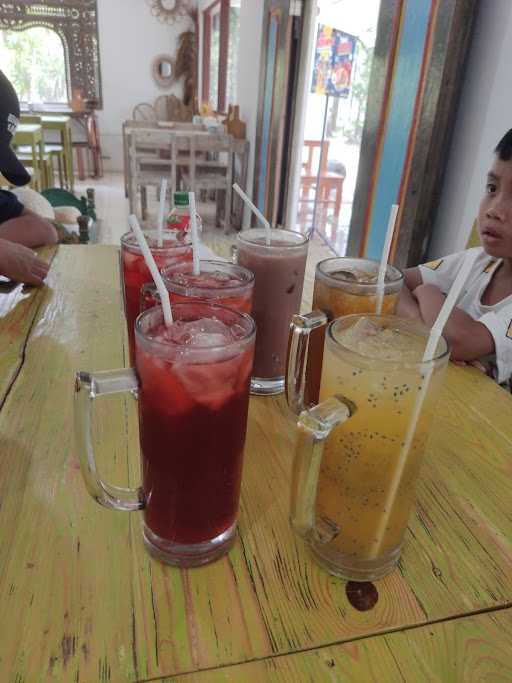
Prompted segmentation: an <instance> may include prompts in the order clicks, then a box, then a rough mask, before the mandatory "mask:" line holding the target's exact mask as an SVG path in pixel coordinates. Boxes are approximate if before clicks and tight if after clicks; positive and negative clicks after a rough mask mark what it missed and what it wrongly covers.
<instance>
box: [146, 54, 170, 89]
mask: <svg viewBox="0 0 512 683" xmlns="http://www.w3.org/2000/svg"><path fill="white" fill-rule="evenodd" d="M151 72H152V74H153V79H154V80H155V83H156V84H157V85H158V87H159V88H170V87H171V85H172V83H173V81H174V62H173V59H172V57H171V56H170V55H158V56H157V57H155V58H154V59H153V63H152V66H151Z"/></svg>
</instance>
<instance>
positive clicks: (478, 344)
mask: <svg viewBox="0 0 512 683" xmlns="http://www.w3.org/2000/svg"><path fill="white" fill-rule="evenodd" d="M414 296H415V297H416V300H417V302H418V306H419V310H420V315H421V319H422V320H423V322H424V323H425V325H428V327H432V325H433V324H434V322H435V320H436V318H437V316H438V314H439V311H440V310H441V307H442V305H443V304H444V301H445V298H446V297H445V295H444V294H443V293H442V292H441V290H440V289H438V288H437V287H436V286H435V285H420V286H419V287H417V288H416V289H415V290H414ZM443 336H444V337H445V338H446V340H447V341H448V343H449V344H450V346H451V349H452V353H451V358H452V360H464V361H466V360H475V359H477V358H480V357H481V356H486V355H487V354H490V353H494V352H495V345H494V339H493V336H492V334H491V333H490V332H489V330H488V329H487V327H486V326H485V325H484V324H483V323H480V322H478V321H477V320H474V319H473V318H472V317H471V316H470V315H468V314H467V313H466V312H465V311H463V310H462V309H460V308H457V307H455V308H454V309H453V310H452V312H451V314H450V317H449V318H448V320H447V322H446V325H445V327H444V330H443Z"/></svg>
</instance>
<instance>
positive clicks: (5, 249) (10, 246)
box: [0, 239, 49, 285]
mask: <svg viewBox="0 0 512 683" xmlns="http://www.w3.org/2000/svg"><path fill="white" fill-rule="evenodd" d="M48 268H49V266H48V264H47V263H46V262H45V261H43V260H42V259H40V258H39V257H38V256H37V254H35V253H34V252H33V251H32V249H29V248H28V247H24V246H23V245H22V244H16V242H11V241H10V240H4V239H0V275H5V276H6V277H8V278H9V279H11V280H15V281H16V282H25V283H27V284H29V285H40V284H42V282H43V280H44V278H45V277H46V275H47V273H48Z"/></svg>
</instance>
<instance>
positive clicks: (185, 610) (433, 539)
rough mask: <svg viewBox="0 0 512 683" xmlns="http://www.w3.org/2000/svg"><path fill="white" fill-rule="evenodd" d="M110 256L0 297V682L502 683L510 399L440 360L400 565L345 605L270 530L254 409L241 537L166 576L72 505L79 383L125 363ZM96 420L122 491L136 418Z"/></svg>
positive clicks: (274, 489)
mask: <svg viewBox="0 0 512 683" xmlns="http://www.w3.org/2000/svg"><path fill="white" fill-rule="evenodd" d="M117 264H118V261H117V250H116V249H115V248H114V247H104V246H69V247H60V248H59V251H58V252H57V254H56V256H55V258H54V260H53V264H52V268H51V270H50V275H49V278H48V284H47V286H46V287H44V288H41V289H32V290H30V291H28V292H27V291H23V290H22V289H21V288H18V289H16V290H14V291H13V292H11V293H10V294H1V293H0V341H1V344H0V446H1V448H0V502H1V507H0V605H1V611H0V633H1V637H0V681H2V683H3V682H4V681H5V682H6V683H7V682H9V683H11V682H12V683H32V682H34V681H44V680H51V681H66V682H67V681H70V682H71V681H77V682H80V681H86V682H88V683H89V682H91V681H102V682H106V681H114V682H116V683H117V682H118V681H120V682H122V681H146V680H149V679H161V680H165V681H171V680H172V681H179V682H180V683H181V682H183V683H186V682H189V681H197V682H198V683H203V682H206V681H207V682H208V683H210V682H213V683H216V682H217V681H219V682H220V681H244V682H245V681H289V682H290V683H292V682H294V683H295V682H297V681H298V682H302V681H315V683H316V681H342V680H343V681H378V682H379V683H381V682H382V681H397V680H405V681H414V682H416V681H423V680H425V681H462V680H464V681H466V680H475V681H481V680H493V681H507V680H511V679H512V505H511V493H510V478H511V475H512V431H511V425H512V397H510V396H509V395H508V394H506V393H505V392H504V391H503V390H501V389H500V388H499V387H498V386H496V385H495V384H494V383H493V382H491V381H490V380H488V379H486V378H485V377H483V376H482V375H480V374H479V373H478V372H477V371H474V370H472V369H464V368H457V367H455V366H451V367H450V368H449V371H448V373H447V377H446V383H445V388H444V391H443V392H442V396H441V399H440V401H439V405H438V413H437V417H436V419H435V423H434V426H433V428H432V434H431V439H430V442H429V445H428V449H427V451H428V452H427V457H426V461H425V465H424V467H423V470H422V475H421V480H420V483H419V487H418V507H417V511H416V513H415V514H414V515H413V517H412V519H411V523H410V527H409V530H408V533H407V538H406V545H405V548H404V551H403V556H402V559H401V561H400V565H399V567H398V569H397V571H395V572H394V573H393V574H392V575H391V576H389V577H387V578H386V579H385V580H383V581H380V582H377V583H376V584H375V586H376V588H377V591H378V601H377V603H376V604H375V606H374V607H373V608H372V609H368V610H366V611H361V610H359V609H356V608H355V607H354V606H353V604H352V602H351V601H350V600H349V598H348V594H347V584H346V583H345V582H344V581H342V580H339V579H337V578H334V577H332V576H330V575H329V574H328V573H326V572H325V571H324V570H322V569H321V568H320V567H318V566H317V565H316V564H315V563H314V562H313V561H312V560H311V559H310V557H309V555H308V554H307V552H306V551H305V549H304V546H303V544H302V542H301V541H298V540H296V539H295V537H294V536H293V535H292V532H291V530H290V528H289V525H288V497H289V480H290V467H291V461H292V456H293V441H294V423H293V420H291V418H290V416H289V414H288V412H287V409H286V406H285V403H284V400H283V398H282V397H278V398H262V397H258V398H253V399H252V400H251V407H250V416H249V423H248V433H247V446H246V454H245V465H244V477H243V486H242V500H241V513H240V535H239V539H238V540H237V542H236V544H235V546H234V548H233V550H232V551H231V552H230V554H229V555H228V556H227V557H225V558H223V559H221V560H220V561H218V562H216V563H214V564H212V565H209V566H206V567H202V568H199V569H192V570H178V569H175V568H171V567H168V566H165V565H162V564H159V563H158V562H156V561H154V560H152V559H150V557H149V556H148V555H147V554H146V552H145V551H144V549H143V545H142V540H141V528H140V516H139V515H140V513H132V514H128V513H120V512H112V511H109V510H106V509H104V508H101V507H100V506H98V505H97V504H95V503H94V502H93V500H92V499H91V498H90V497H89V496H88V494H87V493H86V491H85V487H84V485H83V483H82V479H81V474H80V469H79V465H78V461H77V458H76V453H75V447H74V440H73V412H72V411H73V377H74V372H75V371H76V370H78V369H83V370H104V369H108V368H116V367H121V366H123V365H124V359H125V333H124V319H123V314H122V304H121V294H120V286H119V273H118V265H117ZM104 400H105V403H103V407H101V403H100V402H98V403H99V405H98V406H97V407H96V411H97V412H96V418H97V419H96V425H95V426H96V436H95V439H96V442H97V443H98V442H99V443H100V444H101V452H100V455H99V457H98V460H99V462H100V463H101V471H102V474H103V476H104V477H105V478H106V479H107V480H109V481H112V482H113V483H117V484H119V485H123V484H130V485H134V484H137V483H138V476H139V475H138V442H137V421H136V413H135V406H134V404H133V403H132V402H127V401H128V399H124V398H122V397H115V398H108V399H104Z"/></svg>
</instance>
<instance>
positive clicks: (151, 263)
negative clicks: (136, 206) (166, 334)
mask: <svg viewBox="0 0 512 683" xmlns="http://www.w3.org/2000/svg"><path fill="white" fill-rule="evenodd" d="M128 223H129V224H130V227H131V229H132V230H133V232H134V233H135V237H136V238H137V242H138V243H139V247H140V250H141V251H142V255H143V256H144V260H145V261H146V265H147V267H148V268H149V270H150V272H151V276H152V278H153V280H154V281H155V285H156V288H157V290H158V293H159V294H160V302H161V304H162V309H163V312H164V322H165V326H166V327H169V326H170V325H172V311H171V304H170V301H169V292H168V291H167V289H166V287H165V285H164V281H163V280H162V276H161V275H160V273H159V272H158V268H157V265H156V263H155V259H154V258H153V254H152V253H151V251H150V250H149V247H148V243H147V242H146V239H145V237H144V233H143V232H142V230H141V227H140V225H139V221H138V220H137V216H134V215H133V214H130V215H129V216H128Z"/></svg>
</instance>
